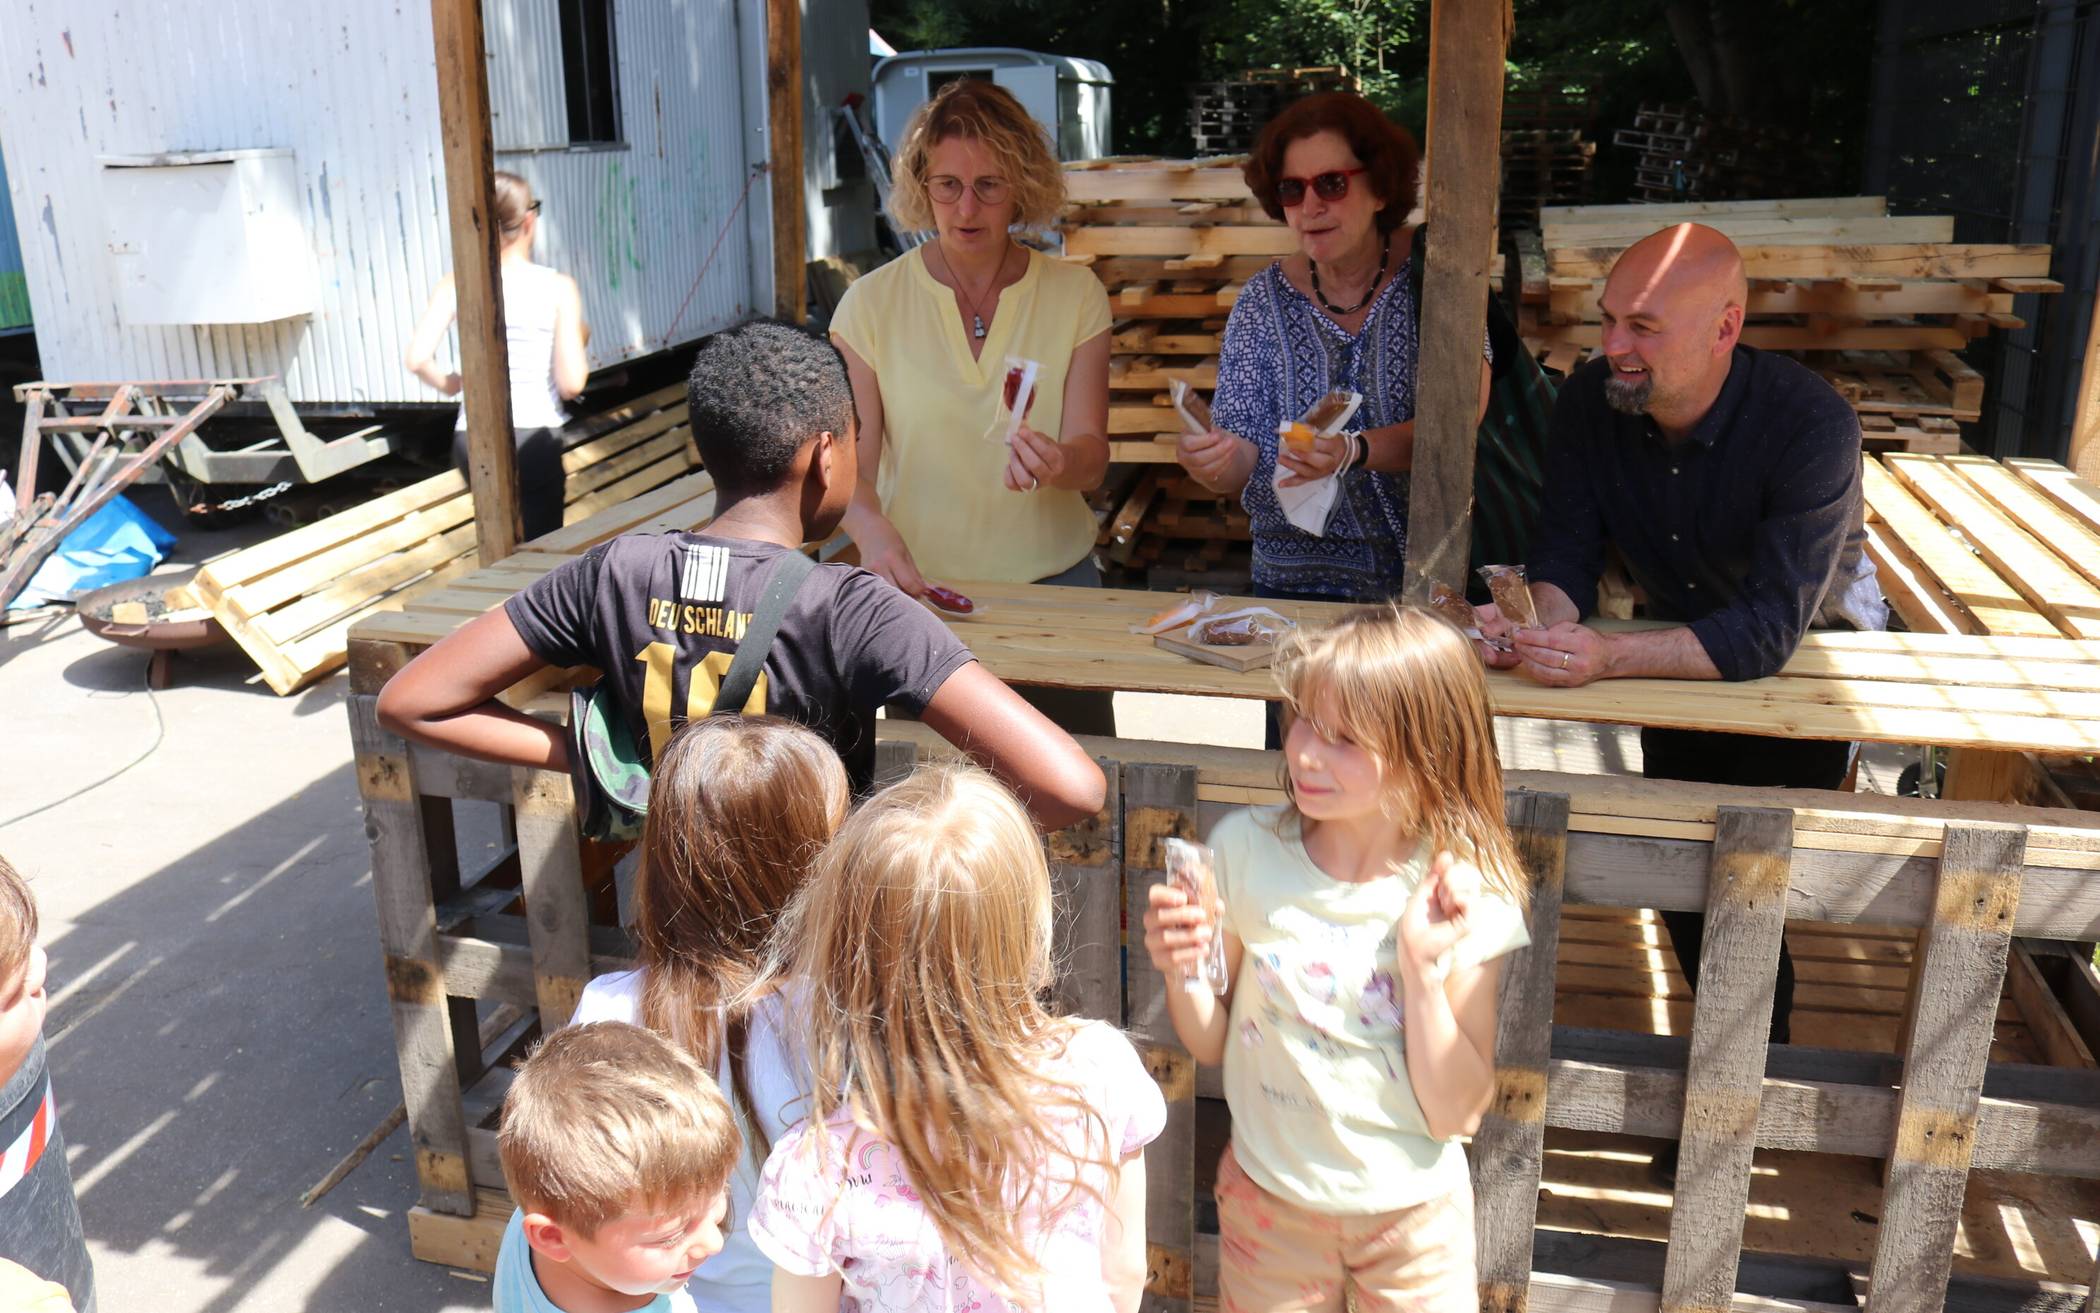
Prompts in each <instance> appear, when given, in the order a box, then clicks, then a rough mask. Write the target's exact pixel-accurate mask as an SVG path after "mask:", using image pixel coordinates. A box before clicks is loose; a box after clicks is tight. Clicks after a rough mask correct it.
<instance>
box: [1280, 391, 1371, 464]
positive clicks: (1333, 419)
mask: <svg viewBox="0 0 2100 1313" xmlns="http://www.w3.org/2000/svg"><path fill="white" fill-rule="evenodd" d="M1363 404H1364V394H1363V393H1361V392H1351V391H1348V390H1347V389H1345V388H1336V389H1335V390H1334V391H1332V392H1330V393H1328V394H1327V395H1326V396H1324V397H1321V398H1320V399H1319V400H1318V401H1315V402H1313V403H1312V405H1310V406H1308V407H1306V410H1305V413H1304V414H1303V415H1300V416H1299V417H1298V418H1296V419H1294V420H1286V421H1285V422H1283V423H1281V424H1279V425H1277V426H1276V434H1277V436H1278V437H1280V438H1282V439H1283V443H1284V445H1285V446H1286V447H1289V448H1290V449H1291V451H1292V452H1293V453H1294V454H1297V455H1300V456H1302V455H1304V454H1305V453H1306V452H1309V451H1311V450H1312V444H1313V439H1315V438H1331V437H1333V436H1334V435H1335V434H1337V433H1340V432H1341V431H1342V425H1344V424H1347V423H1348V422H1349V420H1350V418H1351V417H1352V416H1354V415H1355V414H1356V411H1357V408H1358V407H1359V406H1361V405H1363Z"/></svg>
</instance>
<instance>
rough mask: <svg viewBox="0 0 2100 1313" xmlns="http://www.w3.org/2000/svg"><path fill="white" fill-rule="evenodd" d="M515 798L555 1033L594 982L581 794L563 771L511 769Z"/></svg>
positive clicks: (543, 991)
mask: <svg viewBox="0 0 2100 1313" xmlns="http://www.w3.org/2000/svg"><path fill="white" fill-rule="evenodd" d="M511 797H512V799H513V800H514V803H515V806H516V808H517V820H518V865H519V867H520V869H521V870H522V872H523V876H524V886H525V913H526V917H527V923H528V928H529V930H530V934H531V940H532V981H533V987H534V992H535V994H536V995H537V996H538V999H539V1005H540V1029H541V1030H542V1031H543V1032H545V1033H548V1034H552V1033H553V1032H554V1031H556V1030H558V1029H560V1028H561V1027H563V1026H566V1025H568V1024H569V1017H570V1016H571V1015H572V1014H574V1013H575V1011H576V1000H577V999H579V998H581V997H582V996H583V987H584V985H586V984H588V983H589V982H590V978H591V940H590V933H591V932H590V922H591V912H590V907H589V905H588V903H586V901H585V899H584V893H583V854H582V851H581V848H580V845H579V844H578V842H577V835H576V822H575V819H574V818H575V815H576V799H575V793H574V790H573V789H572V788H571V787H570V783H569V777H568V775H566V774H564V773H562V772H560V771H551V770H539V769H536V768H533V767H527V766H518V767H514V768H513V769H512V770H511Z"/></svg>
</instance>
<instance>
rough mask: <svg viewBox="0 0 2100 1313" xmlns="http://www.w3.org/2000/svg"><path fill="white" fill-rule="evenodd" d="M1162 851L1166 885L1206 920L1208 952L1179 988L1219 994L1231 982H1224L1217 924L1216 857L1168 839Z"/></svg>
mask: <svg viewBox="0 0 2100 1313" xmlns="http://www.w3.org/2000/svg"><path fill="white" fill-rule="evenodd" d="M1166 849H1167V882H1168V883H1169V884H1172V885H1173V886H1174V887H1175V888H1176V889H1179V890H1180V891H1181V892H1182V893H1184V894H1186V895H1187V896H1188V900H1189V903H1190V904H1191V905H1192V906H1196V907H1201V908H1202V909H1203V910H1204V911H1205V912H1207V913H1208V914H1209V916H1210V952H1209V953H1208V954H1206V955H1205V957H1204V959H1203V961H1202V962H1200V963H1198V964H1197V966H1196V968H1195V970H1193V971H1191V972H1190V973H1189V974H1187V975H1185V976H1183V977H1182V978H1181V987H1182V988H1183V989H1185V990H1187V991H1188V992H1189V993H1191V994H1201V993H1204V992H1206V991H1207V992H1209V993H1212V994H1223V993H1224V992H1225V990H1226V987H1227V986H1228V985H1229V984H1231V982H1230V981H1229V980H1227V979H1226V978H1225V928H1224V927H1223V926H1222V925H1220V924H1219V922H1220V921H1221V920H1222V919H1223V918H1222V916H1221V915H1220V913H1221V912H1222V911H1223V910H1224V909H1223V908H1222V906H1221V905H1220V901H1219V898H1218V873H1217V865H1216V861H1217V858H1216V854H1214V853H1212V852H1211V850H1210V849H1209V848H1207V847H1205V846H1204V845H1202V844H1200V843H1192V842H1190V841H1189V840H1187V839H1169V840H1167V841H1166Z"/></svg>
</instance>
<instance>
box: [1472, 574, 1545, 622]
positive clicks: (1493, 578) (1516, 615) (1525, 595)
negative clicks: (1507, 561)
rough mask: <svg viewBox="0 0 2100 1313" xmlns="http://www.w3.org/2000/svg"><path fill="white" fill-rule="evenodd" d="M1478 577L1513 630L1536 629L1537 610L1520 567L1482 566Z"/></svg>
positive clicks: (1537, 620)
mask: <svg viewBox="0 0 2100 1313" xmlns="http://www.w3.org/2000/svg"><path fill="white" fill-rule="evenodd" d="M1480 577H1481V578H1482V579H1485V580H1487V586H1488V592H1490V593H1492V594H1494V597H1495V609H1496V610H1498V611H1500V612H1501V613H1502V618H1503V619H1504V620H1507V621H1509V623H1510V626H1511V628H1514V629H1537V628H1538V627H1539V613H1538V609H1537V608H1536V607H1534V606H1532V604H1531V587H1530V584H1529V583H1528V581H1526V579H1525V578H1524V567H1523V566H1521V565H1483V566H1481V567H1480Z"/></svg>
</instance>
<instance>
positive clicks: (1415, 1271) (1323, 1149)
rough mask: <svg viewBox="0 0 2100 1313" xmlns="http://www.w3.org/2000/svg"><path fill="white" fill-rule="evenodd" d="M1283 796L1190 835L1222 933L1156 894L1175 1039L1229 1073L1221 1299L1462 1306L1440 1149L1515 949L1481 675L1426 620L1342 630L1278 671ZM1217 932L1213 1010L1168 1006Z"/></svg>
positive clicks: (1468, 1279)
mask: <svg viewBox="0 0 2100 1313" xmlns="http://www.w3.org/2000/svg"><path fill="white" fill-rule="evenodd" d="M1277 682H1278V683H1279V684H1281V685H1282V688H1283V701H1284V705H1285V707H1286V709H1287V710H1288V712H1289V713H1290V716H1291V721H1290V727H1289V732H1288V734H1287V735H1286V737H1285V740H1284V749H1283V755H1284V764H1285V767H1286V769H1287V771H1288V778H1287V781H1286V785H1285V788H1286V792H1287V793H1288V795H1289V797H1290V802H1289V803H1288V804H1286V805H1283V806H1280V807H1260V808H1254V809H1251V810H1248V811H1241V812H1235V813H1234V814H1232V815H1230V816H1228V817H1226V818H1225V819H1224V820H1222V821H1220V822H1219V823H1218V825H1217V828H1216V829H1215V830H1214V831H1212V834H1211V839H1210V842H1211V846H1212V847H1213V849H1215V851H1216V861H1217V866H1216V874H1217V881H1218V892H1219V895H1220V897H1219V900H1218V906H1219V908H1220V916H1219V918H1218V922H1217V923H1216V924H1213V923H1212V919H1211V915H1210V913H1209V911H1208V910H1207V909H1206V908H1205V907H1204V906H1203V905H1201V904H1200V903H1191V902H1189V901H1188V900H1187V899H1186V898H1185V897H1184V896H1183V895H1182V894H1181V892H1180V891H1179V890H1176V889H1174V888H1173V887H1171V886H1168V885H1158V886H1154V887H1153V889H1152V891H1151V893H1150V901H1151V907H1150V909H1149V910H1148V911H1147V912H1146V914H1145V948H1146V950H1147V951H1148V952H1149V953H1150V954H1151V957H1152V964H1153V965H1154V966H1155V967H1157V968H1158V969H1159V970H1160V971H1162V972H1164V973H1165V974H1166V975H1167V978H1168V989H1167V1008H1168V1012H1169V1015H1171V1016H1172V1018H1173V1021H1174V1030H1175V1033H1177V1034H1178V1035H1180V1036H1181V1040H1182V1042H1183V1043H1184V1044H1186V1045H1187V1046H1188V1050H1189V1052H1190V1053H1191V1054H1193V1055H1194V1056H1195V1058H1196V1060H1197V1061H1198V1062H1205V1063H1216V1062H1219V1061H1221V1060H1222V1061H1223V1062H1224V1064H1225V1101H1226V1103H1227V1105H1228V1106H1229V1107H1230V1108H1231V1110H1232V1143H1231V1145H1230V1146H1229V1147H1228V1148H1227V1149H1226V1151H1225V1157H1224V1160H1223V1161H1222V1162H1221V1163H1220V1164H1219V1167H1218V1231H1219V1247H1218V1252H1219V1273H1218V1280H1219V1293H1220V1295H1221V1296H1222V1300H1223V1303H1224V1306H1225V1307H1226V1308H1231V1309H1239V1310H1244V1311H1245V1313H1262V1311H1263V1310H1280V1309H1290V1310H1293V1311H1294V1313H1295V1311H1299V1310H1327V1311H1331V1313H1341V1310H1342V1309H1343V1308H1345V1307H1348V1308H1353V1309H1356V1310H1360V1311H1361V1313H1379V1311H1382V1310H1399V1309H1408V1310H1434V1311H1444V1313H1461V1310H1463V1311H1465V1313H1471V1310H1473V1309H1475V1308H1476V1307H1478V1300H1479V1295H1478V1292H1477V1289H1476V1286H1477V1278H1476V1276H1475V1266H1476V1265H1475V1262H1474V1243H1473V1194H1472V1187H1471V1183H1470V1178H1469V1176H1468V1174H1467V1170H1466V1157H1465V1152H1464V1150H1463V1149H1461V1148H1460V1146H1459V1144H1458V1137H1460V1136H1462V1135H1468V1134H1470V1133H1472V1131H1473V1130H1474V1129H1475V1128H1476V1127H1477V1126H1478V1125H1479V1122H1480V1117H1481V1114H1482V1113H1483V1112H1485V1111H1486V1110H1487V1106H1488V1101H1489V1099H1490V1097H1491V1096H1492V1095H1493V1092H1494V1076H1495V978H1496V971H1497V966H1498V964H1497V962H1496V961H1495V959H1497V958H1499V957H1500V956H1501V955H1502V954H1504V953H1507V952H1509V951H1511V950H1513V949H1517V948H1521V947H1523V946H1524V945H1525V944H1527V943H1529V942H1530V936H1529V934H1528V932H1527V931H1526V929H1525V926H1524V913H1523V906H1524V900H1525V890H1526V888H1527V887H1528V886H1527V883H1526V881H1525V879H1524V876H1523V874H1522V872H1521V870H1520V868H1519V866H1518V863H1517V857H1516V851H1515V847H1514V845H1513V843H1512V842H1511V839H1510V834H1509V828H1508V826H1507V825H1506V824H1504V822H1503V801H1502V768H1501V765H1500V764H1499V763H1498V762H1497V760H1496V757H1495V736H1494V732H1493V729H1492V721H1491V720H1490V717H1489V712H1488V700H1487V686H1486V683H1485V681H1484V679H1483V678H1482V676H1481V673H1480V662H1479V661H1478V659H1476V658H1475V657H1474V655H1473V652H1472V648H1471V646H1470V645H1469V644H1468V643H1467V641H1466V640H1465V638H1463V637H1461V636H1460V634H1459V632H1458V630H1457V629H1456V628H1455V627H1453V626H1452V625H1450V624H1448V623H1447V622H1445V621H1444V620H1442V619H1439V618H1438V617H1435V616H1432V615H1430V614H1429V613H1427V612H1425V611H1416V610H1411V609H1410V610H1401V609H1399V608H1396V607H1391V606H1387V607H1381V608H1376V609H1366V610H1361V611H1355V612H1351V613H1350V614H1349V615H1347V616H1345V617H1344V618H1343V619H1342V620H1341V621H1340V622H1339V623H1337V624H1335V625H1333V626H1331V627H1329V628H1327V629H1324V630H1321V631H1319V632H1317V633H1313V634H1310V635H1307V636H1306V637H1304V638H1303V639H1302V640H1301V642H1300V643H1299V645H1298V646H1297V648H1296V650H1295V651H1294V652H1292V653H1289V654H1288V655H1287V657H1286V659H1285V661H1284V662H1283V663H1282V664H1280V665H1279V666H1278V668H1277ZM1216 935H1223V936H1224V939H1225V965H1226V971H1227V978H1228V981H1229V984H1228V987H1227V991H1226V993H1225V996H1224V997H1223V998H1220V997H1218V996H1217V995H1215V994H1213V993H1212V992H1211V991H1210V990H1209V989H1208V988H1205V987H1201V986H1199V987H1198V988H1197V989H1196V990H1195V991H1194V992H1191V991H1190V990H1188V989H1186V988H1184V987H1183V981H1184V979H1185V978H1186V977H1187V976H1188V975H1189V974H1190V973H1191V970H1192V968H1193V967H1194V966H1196V964H1198V963H1200V962H1201V961H1202V960H1203V958H1204V956H1205V954H1206V952H1207V951H1208V947H1209V944H1210V941H1211V939H1212V938H1213V937H1214V936H1216Z"/></svg>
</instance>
